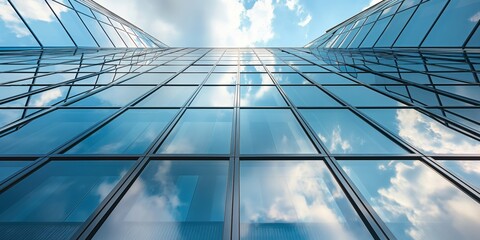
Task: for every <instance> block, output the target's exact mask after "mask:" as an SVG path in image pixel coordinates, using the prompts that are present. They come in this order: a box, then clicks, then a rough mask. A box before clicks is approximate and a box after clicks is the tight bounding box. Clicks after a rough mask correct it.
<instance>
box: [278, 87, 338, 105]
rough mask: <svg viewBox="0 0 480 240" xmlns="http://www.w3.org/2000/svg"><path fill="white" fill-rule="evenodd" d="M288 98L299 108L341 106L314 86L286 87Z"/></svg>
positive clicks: (284, 88)
mask: <svg viewBox="0 0 480 240" xmlns="http://www.w3.org/2000/svg"><path fill="white" fill-rule="evenodd" d="M282 88H283V90H284V91H285V92H286V93H287V97H288V98H289V99H290V100H291V101H292V102H293V104H295V105H296V106H298V107H325V106H327V107H330V106H340V104H339V103H338V102H337V101H335V100H333V99H332V98H331V97H330V96H328V95H327V94H326V93H324V92H323V91H322V90H320V89H319V88H317V87H313V86H284V87H282Z"/></svg>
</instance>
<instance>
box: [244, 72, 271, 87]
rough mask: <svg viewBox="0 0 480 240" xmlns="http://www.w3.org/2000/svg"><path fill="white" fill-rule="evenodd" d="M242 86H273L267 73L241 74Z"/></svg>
mask: <svg viewBox="0 0 480 240" xmlns="http://www.w3.org/2000/svg"><path fill="white" fill-rule="evenodd" d="M240 84H262V85H267V84H273V81H272V79H270V76H268V74H266V73H241V74H240Z"/></svg>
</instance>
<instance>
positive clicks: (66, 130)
mask: <svg viewBox="0 0 480 240" xmlns="http://www.w3.org/2000/svg"><path fill="white" fill-rule="evenodd" d="M114 111H115V110H113V109H68V110H67V109H61V110H56V111H54V112H51V113H48V114H46V115H44V116H41V117H39V118H36V119H34V120H32V121H30V122H28V123H26V124H25V125H23V126H22V127H20V128H17V129H14V130H13V131H11V132H8V134H5V135H4V136H3V137H2V138H0V152H1V153H4V154H45V153H48V152H50V151H52V150H53V149H55V148H57V147H59V146H60V145H62V144H65V143H66V142H67V141H68V140H70V139H72V138H73V137H75V136H77V135H78V134H80V133H82V132H83V131H85V130H87V129H88V128H90V127H91V126H93V125H94V124H95V123H97V122H99V121H101V120H103V119H105V118H106V117H107V116H109V115H111V114H112V113H113V112H114Z"/></svg>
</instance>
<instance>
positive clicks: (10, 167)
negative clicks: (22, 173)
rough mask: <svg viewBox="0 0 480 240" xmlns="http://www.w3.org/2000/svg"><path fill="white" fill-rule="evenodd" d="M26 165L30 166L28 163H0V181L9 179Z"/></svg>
mask: <svg viewBox="0 0 480 240" xmlns="http://www.w3.org/2000/svg"><path fill="white" fill-rule="evenodd" d="M28 164H30V162H28V161H3V160H2V161H0V181H3V180H4V179H6V178H8V177H10V175H12V174H14V173H16V172H18V171H19V170H20V169H22V168H23V167H25V166H27V165H28Z"/></svg>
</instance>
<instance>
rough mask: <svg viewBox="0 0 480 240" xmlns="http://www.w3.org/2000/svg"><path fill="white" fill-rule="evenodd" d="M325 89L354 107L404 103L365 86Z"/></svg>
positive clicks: (399, 104) (329, 87)
mask: <svg viewBox="0 0 480 240" xmlns="http://www.w3.org/2000/svg"><path fill="white" fill-rule="evenodd" d="M325 88H326V89H327V90H329V91H331V92H332V93H334V94H335V95H337V96H339V97H340V98H341V99H342V100H344V101H346V102H347V103H349V104H351V105H353V106H403V104H402V103H400V102H397V101H395V100H393V99H391V98H389V97H387V96H385V95H383V94H381V93H378V92H376V91H373V90H371V89H369V88H366V87H364V86H348V87H343V86H326V87H325Z"/></svg>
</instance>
